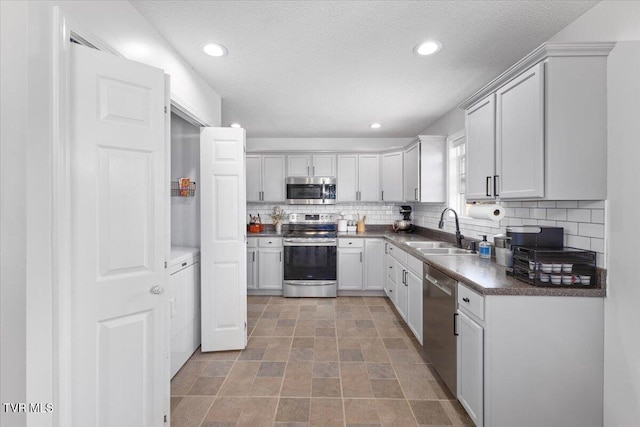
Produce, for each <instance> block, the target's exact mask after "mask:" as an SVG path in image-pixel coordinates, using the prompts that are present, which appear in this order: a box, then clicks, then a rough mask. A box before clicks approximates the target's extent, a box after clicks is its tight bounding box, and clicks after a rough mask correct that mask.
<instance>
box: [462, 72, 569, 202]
mask: <svg viewBox="0 0 640 427" xmlns="http://www.w3.org/2000/svg"><path fill="white" fill-rule="evenodd" d="M543 72H544V63H540V64H538V65H536V66H535V67H533V68H531V69H529V70H528V71H526V72H524V73H522V74H521V75H520V76H518V77H517V78H515V79H514V80H512V81H510V82H509V83H507V84H506V85H504V86H503V87H501V88H500V89H498V91H497V92H496V175H498V184H497V190H498V193H497V194H494V195H495V196H500V197H501V198H505V199H506V198H529V197H543V196H544V78H543ZM470 163H471V162H468V164H470ZM571 167H572V166H571V165H567V168H571Z"/></svg>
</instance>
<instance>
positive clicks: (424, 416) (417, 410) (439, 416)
mask: <svg viewBox="0 0 640 427" xmlns="http://www.w3.org/2000/svg"><path fill="white" fill-rule="evenodd" d="M409 405H410V406H411V410H412V411H413V415H414V416H415V417H416V421H417V422H418V424H420V425H429V426H448V425H453V423H452V422H451V420H450V419H449V417H448V416H447V412H446V411H445V410H444V407H443V406H442V404H441V403H440V402H439V401H438V400H410V401H409Z"/></svg>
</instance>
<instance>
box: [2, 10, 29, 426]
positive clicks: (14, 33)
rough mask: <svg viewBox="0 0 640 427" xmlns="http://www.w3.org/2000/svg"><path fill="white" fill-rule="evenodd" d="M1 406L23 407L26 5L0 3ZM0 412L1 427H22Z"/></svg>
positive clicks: (19, 419) (19, 417) (20, 419)
mask: <svg viewBox="0 0 640 427" xmlns="http://www.w3.org/2000/svg"><path fill="white" fill-rule="evenodd" d="M0 19H1V21H0V43H1V51H2V61H0V93H2V97H1V102H2V104H1V107H0V171H1V175H0V236H1V239H0V336H1V337H2V345H0V378H1V379H2V381H0V402H25V401H26V363H25V360H26V320H27V319H26V316H25V307H26V291H25V282H26V265H25V252H26V240H25V236H26V221H25V216H26V197H25V188H24V182H25V179H26V176H25V170H26V137H27V135H26V126H27V98H26V96H25V94H26V90H27V57H26V54H25V52H26V51H27V5H26V3H21V2H5V1H3V2H0ZM25 422H26V417H25V416H24V414H12V413H5V412H4V411H0V424H1V425H7V426H9V425H10V426H16V427H19V426H24V425H25Z"/></svg>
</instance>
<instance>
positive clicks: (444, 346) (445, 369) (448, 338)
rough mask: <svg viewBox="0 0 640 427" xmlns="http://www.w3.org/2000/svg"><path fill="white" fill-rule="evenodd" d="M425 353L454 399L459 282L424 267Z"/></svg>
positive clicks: (455, 393)
mask: <svg viewBox="0 0 640 427" xmlns="http://www.w3.org/2000/svg"><path fill="white" fill-rule="evenodd" d="M423 271H424V286H423V287H422V289H423V290H422V292H423V313H424V314H423V317H422V319H423V320H422V321H423V329H422V331H423V345H422V347H423V349H424V352H425V353H426V355H427V356H428V357H429V359H430V360H431V363H432V364H433V366H434V368H435V369H436V371H437V372H438V374H439V375H440V377H442V379H443V380H444V382H445V383H446V384H447V386H448V387H449V390H451V393H453V395H454V396H457V376H456V362H457V359H456V335H457V332H456V324H455V322H456V318H455V317H456V316H455V315H456V303H457V300H456V280H455V279H453V278H451V277H449V276H447V275H446V274H445V273H443V272H441V271H440V270H438V269H436V268H434V267H433V266H431V265H429V264H426V263H425V264H424V269H423Z"/></svg>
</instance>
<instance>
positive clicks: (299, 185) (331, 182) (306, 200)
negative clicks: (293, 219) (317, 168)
mask: <svg viewBox="0 0 640 427" xmlns="http://www.w3.org/2000/svg"><path fill="white" fill-rule="evenodd" d="M285 182H286V186H287V203H288V204H290V205H335V204H336V179H335V178H332V177H322V178H321V177H306V176H290V177H288V178H287V179H286V181H285Z"/></svg>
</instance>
